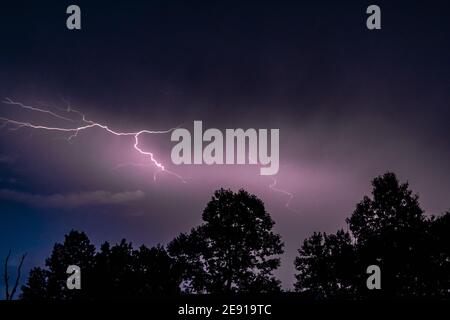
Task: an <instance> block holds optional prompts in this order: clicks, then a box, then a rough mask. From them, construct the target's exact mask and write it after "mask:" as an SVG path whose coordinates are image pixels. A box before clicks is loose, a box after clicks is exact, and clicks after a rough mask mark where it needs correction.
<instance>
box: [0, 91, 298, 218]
mask: <svg viewBox="0 0 450 320" xmlns="http://www.w3.org/2000/svg"><path fill="white" fill-rule="evenodd" d="M3 103H5V104H8V105H13V106H17V107H19V108H22V109H25V110H28V111H32V112H38V113H42V114H45V115H48V116H51V117H53V118H56V119H59V120H63V121H66V122H68V123H70V124H71V125H72V127H70V126H69V127H53V126H45V125H41V124H33V123H31V122H24V121H18V120H14V119H9V118H5V117H0V121H3V124H2V125H1V126H0V129H2V128H5V127H7V126H10V128H9V129H10V130H19V129H21V128H31V129H36V130H46V131H56V132H62V133H67V134H69V136H68V138H67V140H68V141H71V140H72V139H74V138H76V137H77V136H78V133H79V132H81V131H85V130H88V129H92V128H100V129H103V130H104V131H106V132H107V133H109V134H112V135H115V136H127V137H132V138H133V141H134V142H133V147H134V149H135V150H136V151H137V152H138V153H139V154H141V155H143V156H145V157H146V158H148V159H149V162H148V163H126V164H119V165H118V166H116V169H119V168H121V167H125V166H137V167H156V168H157V171H156V172H155V173H154V175H153V179H154V180H156V177H157V175H158V174H159V173H167V174H169V175H172V176H174V177H176V178H177V179H179V180H180V181H181V182H183V183H186V180H185V179H184V178H183V177H182V176H180V175H179V174H177V173H175V172H172V171H169V170H168V169H167V168H166V167H165V166H164V165H163V164H162V163H161V162H160V161H158V160H157V159H156V158H155V156H154V154H153V153H152V152H150V151H145V150H143V149H142V148H141V146H140V143H139V138H140V137H141V136H142V135H145V134H163V133H169V132H171V131H173V130H175V129H176V128H170V129H167V130H160V131H156V130H139V131H116V130H113V129H111V128H110V127H109V126H107V125H105V124H102V123H99V122H95V121H92V120H88V119H87V118H86V115H85V114H84V113H82V112H80V111H78V110H76V109H73V108H72V107H71V106H70V104H68V107H67V109H59V110H60V111H61V112H63V111H64V112H66V113H67V114H76V115H77V116H78V117H79V119H73V118H69V117H67V116H63V115H61V114H59V113H55V112H53V111H50V110H48V109H45V108H43V107H37V106H29V105H25V104H23V103H21V102H17V101H14V100H12V99H10V98H6V99H5V100H4V101H3ZM77 123H81V125H79V126H73V124H77ZM276 186H277V180H276V179H273V182H272V183H271V184H269V186H268V187H269V189H270V190H272V191H274V192H278V193H281V194H284V195H286V196H287V197H288V201H287V202H286V204H285V207H286V208H287V209H289V210H291V211H293V210H292V209H291V208H290V203H291V201H292V199H293V198H294V195H293V194H292V193H291V192H289V191H286V190H283V189H280V188H278V187H276Z"/></svg>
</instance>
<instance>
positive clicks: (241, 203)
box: [168, 189, 283, 293]
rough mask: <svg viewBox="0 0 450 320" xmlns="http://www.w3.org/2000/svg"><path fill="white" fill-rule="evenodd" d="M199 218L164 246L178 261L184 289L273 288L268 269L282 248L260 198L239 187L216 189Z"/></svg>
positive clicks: (274, 283)
mask: <svg viewBox="0 0 450 320" xmlns="http://www.w3.org/2000/svg"><path fill="white" fill-rule="evenodd" d="M203 221H204V223H203V224H202V225H200V226H198V227H196V228H194V229H192V231H191V232H190V233H189V234H181V235H179V236H178V237H177V238H176V239H174V240H173V241H172V242H171V243H170V244H169V246H168V248H169V252H170V254H171V255H172V256H174V257H176V259H177V261H178V262H179V263H180V264H181V265H182V266H183V269H184V274H183V280H184V283H183V285H184V287H185V288H186V290H187V291H188V292H206V293H230V292H246V293H249V292H277V291H280V281H278V280H277V279H276V278H275V277H274V276H273V275H272V271H273V270H275V269H276V268H277V267H278V266H279V265H280V259H279V258H278V257H276V256H277V255H279V254H281V253H283V243H282V242H281V239H280V236H279V235H277V234H275V233H274V232H273V231H272V228H273V226H274V222H273V220H272V218H271V217H270V215H269V214H268V213H267V212H266V210H265V208H264V204H263V203H262V201H261V200H259V199H258V198H257V197H255V196H254V195H250V194H249V193H248V192H246V191H244V190H240V191H239V192H237V193H233V192H232V191H230V190H224V189H221V190H218V191H216V192H215V193H214V197H213V198H212V200H211V201H210V202H209V203H208V205H207V206H206V208H205V210H204V211H203Z"/></svg>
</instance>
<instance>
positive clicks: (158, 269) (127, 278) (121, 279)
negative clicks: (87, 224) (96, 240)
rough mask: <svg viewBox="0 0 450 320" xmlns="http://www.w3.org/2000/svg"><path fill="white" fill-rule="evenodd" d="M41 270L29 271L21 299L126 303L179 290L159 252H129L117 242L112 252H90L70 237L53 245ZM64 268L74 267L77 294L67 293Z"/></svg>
mask: <svg viewBox="0 0 450 320" xmlns="http://www.w3.org/2000/svg"><path fill="white" fill-rule="evenodd" d="M45 265H46V267H47V268H46V269H43V268H34V269H32V270H31V272H30V276H29V278H28V282H27V284H26V285H25V286H23V287H22V298H23V299H26V300H31V299H33V300H40V299H57V300H73V299H130V298H136V297H139V298H145V297H147V296H152V295H155V294H175V293H178V292H179V290H180V283H181V272H180V270H179V269H178V267H177V266H176V265H175V261H174V259H173V258H171V257H169V255H168V254H167V252H166V250H165V249H164V248H163V247H161V246H156V247H153V248H150V249H149V248H147V247H145V246H141V247H140V248H139V250H134V249H133V247H132V244H131V243H128V242H126V241H125V240H122V241H121V242H120V243H119V244H117V245H114V246H110V244H109V243H108V242H105V243H103V244H102V245H101V248H100V251H99V252H96V250H95V246H94V245H92V244H91V242H90V241H89V239H88V237H87V236H86V234H84V233H83V232H78V231H71V232H70V233H69V234H68V235H66V236H65V239H64V243H63V244H59V243H57V244H55V246H54V247H53V252H52V254H51V255H50V257H49V258H48V259H47V260H46V263H45ZM69 265H77V266H79V267H80V269H81V286H82V290H69V289H67V285H66V281H67V277H68V274H67V273H66V270H67V267H68V266H69Z"/></svg>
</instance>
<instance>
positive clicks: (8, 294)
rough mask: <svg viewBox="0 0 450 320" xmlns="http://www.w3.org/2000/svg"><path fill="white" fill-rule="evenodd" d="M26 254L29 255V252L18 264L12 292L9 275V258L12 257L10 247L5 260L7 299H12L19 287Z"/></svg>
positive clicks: (24, 255)
mask: <svg viewBox="0 0 450 320" xmlns="http://www.w3.org/2000/svg"><path fill="white" fill-rule="evenodd" d="M26 256H27V254H26V253H25V254H23V255H22V257H21V258H20V262H19V265H18V266H17V276H16V281H15V283H14V287H13V289H12V291H11V292H10V291H9V276H8V261H9V258H10V257H11V249H9V252H8V255H7V256H6V260H5V272H4V279H5V292H6V300H12V299H13V298H14V295H15V294H16V291H17V287H18V286H19V282H20V277H21V271H22V265H23V261H24V260H25V258H26Z"/></svg>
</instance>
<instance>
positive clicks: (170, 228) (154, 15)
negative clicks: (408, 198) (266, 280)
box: [0, 1, 450, 297]
mask: <svg viewBox="0 0 450 320" xmlns="http://www.w3.org/2000/svg"><path fill="white" fill-rule="evenodd" d="M93 2H95V4H93ZM393 2H394V1H370V2H368V1H328V2H325V1H308V2H303V1H291V2H282V1H274V2H272V3H271V2H264V1H236V2H234V1H221V2H216V1H205V2H191V1H189V2H188V1H185V2H184V3H183V2H181V1H180V2H174V1H75V2H72V1H57V2H56V1H55V3H53V4H51V3H50V2H46V1H29V2H21V1H17V2H16V1H14V4H12V3H9V4H6V3H2V4H0V99H1V100H2V101H6V99H7V98H10V99H12V100H14V101H19V102H21V103H24V104H26V105H31V106H40V107H45V108H47V109H48V110H52V111H54V112H58V113H60V114H63V115H70V116H71V117H74V118H76V117H77V115H76V114H73V113H72V114H68V113H67V111H66V109H67V107H69V106H70V107H72V108H75V109H77V110H79V111H82V112H83V113H84V114H85V115H86V117H87V118H88V119H90V120H93V121H96V122H99V123H102V124H106V125H108V126H109V127H111V128H114V129H115V130H118V131H138V130H142V129H148V130H164V129H168V128H172V127H176V126H179V125H181V126H182V127H185V128H188V129H190V130H191V129H192V124H193V121H194V120H202V121H203V125H204V127H205V129H206V128H219V129H221V130H225V129H226V128H244V129H247V128H257V129H258V128H267V129H270V128H279V129H280V170H279V172H278V174H277V175H276V176H275V177H270V176H260V175H259V168H258V167H256V166H206V165H201V166H188V165H182V166H175V165H173V164H172V162H171V159H170V151H171V148H172V147H173V145H174V143H173V142H171V141H170V134H157V135H144V136H142V139H141V142H142V147H143V148H145V149H146V150H149V151H152V152H153V153H154V155H155V157H156V158H157V159H158V160H160V161H161V162H162V163H164V164H165V165H166V167H167V169H168V170H171V171H173V172H176V173H177V174H178V175H180V176H181V177H183V179H184V180H186V183H183V182H182V181H181V179H178V178H177V177H175V176H173V175H170V174H167V173H159V174H157V176H156V181H155V180H154V174H155V172H156V171H157V170H156V168H155V167H154V166H151V165H149V162H148V158H146V157H145V156H143V155H141V154H139V153H137V152H136V150H135V149H133V144H134V141H133V138H132V137H118V136H114V135H111V134H108V133H107V132H105V131H104V130H101V129H99V128H93V129H90V130H86V131H83V132H80V133H79V134H78V136H77V137H76V138H74V139H71V140H70V142H68V141H67V138H68V136H69V134H67V133H58V132H49V131H46V130H34V129H30V128H20V129H18V130H11V128H13V127H14V126H11V125H5V126H2V125H3V124H4V123H1V122H0V127H1V129H0V260H3V257H4V256H6V254H7V252H8V249H9V248H11V249H12V250H13V255H14V259H12V261H11V266H10V267H11V268H14V266H15V264H16V263H17V262H18V258H19V256H20V254H22V253H23V252H28V257H27V260H26V263H25V269H26V270H29V268H30V267H32V266H37V265H43V263H44V258H45V257H46V256H48V255H49V254H50V251H51V248H52V246H53V244H54V243H55V242H56V241H62V240H63V235H64V234H65V233H67V232H68V231H70V230H71V229H77V230H82V231H85V232H86V233H87V234H88V236H89V237H90V238H91V240H92V241H93V242H94V243H95V244H97V245H98V244H99V243H100V242H102V241H105V240H108V241H111V242H113V243H115V242H117V241H119V240H120V239H121V238H126V239H127V240H130V241H132V242H133V243H134V244H135V245H140V244H142V243H145V244H147V245H149V246H151V245H155V244H157V243H162V244H166V243H167V242H169V241H170V240H171V239H173V237H175V236H176V235H178V234H179V233H180V232H187V231H189V230H190V229H191V228H192V227H194V226H196V225H198V224H199V223H201V213H202V210H203V208H204V207H205V205H206V203H207V202H208V201H209V200H210V198H211V196H212V193H213V191H214V190H216V189H218V188H221V187H225V188H231V189H233V190H238V189H239V188H245V189H246V190H248V191H249V192H251V193H254V194H256V195H257V196H258V197H260V198H261V199H262V200H263V201H264V203H265V205H266V208H267V210H268V211H269V212H270V213H271V215H272V217H273V219H274V220H275V222H276V226H275V229H276V231H277V232H279V233H280V234H281V236H282V239H283V241H284V242H285V251H286V252H285V254H284V255H283V257H282V267H281V268H280V269H279V270H278V271H277V275H278V276H279V277H280V279H281V280H282V281H283V286H284V287H285V288H289V287H291V284H292V283H293V281H294V277H293V274H294V267H293V259H294V257H295V255H296V250H297V249H298V248H299V247H300V244H301V242H302V241H303V239H304V238H305V237H307V236H309V235H310V234H311V233H312V232H313V231H326V232H335V231H336V230H337V229H338V228H344V229H345V228H346V225H345V221H344V220H345V218H346V217H348V216H349V215H350V214H351V213H352V211H353V209H354V208H355V205H356V203H357V202H359V201H360V200H361V199H362V197H363V196H364V195H365V194H369V193H370V190H371V186H370V180H371V179H372V178H374V177H375V176H377V175H379V174H383V173H384V172H386V171H393V172H395V173H396V174H397V175H398V176H399V178H400V179H401V180H402V181H409V183H410V187H411V188H412V189H413V190H414V192H417V193H418V194H419V196H420V203H421V205H422V207H423V208H424V209H425V210H426V212H427V213H428V214H440V213H442V212H444V211H445V210H448V209H449V206H450V203H449V201H448V200H449V195H450V179H449V178H450V161H449V155H450V152H449V137H450V126H449V119H450V107H449V102H450V58H449V57H450V41H449V40H450V18H449V17H450V10H449V9H450V7H449V5H448V3H446V2H445V1H417V3H416V2H415V1H395V3H393ZM72 3H74V4H78V5H79V6H80V7H81V12H82V30H80V31H70V30H68V29H67V28H66V18H67V14H66V13H65V11H66V7H67V6H68V5H70V4H72ZM370 4H378V5H379V6H380V7H381V10H382V29H381V30H376V31H369V30H368V29H367V28H366V18H367V14H366V13H365V12H366V8H367V6H368V5H370ZM0 117H6V118H12V119H16V120H18V121H26V122H31V123H44V124H45V125H64V126H66V127H69V126H71V123H67V122H64V121H61V119H55V118H52V117H48V115H46V114H42V113H39V112H33V111H31V110H25V109H22V108H19V107H17V106H15V105H11V104H7V103H1V104H0ZM274 178H275V179H276V182H277V185H276V187H277V188H279V189H281V190H284V191H285V192H280V191H277V190H273V189H271V188H270V187H269V186H270V185H271V184H273V182H274V180H273V179H274ZM288 193H292V194H293V199H292V200H291V201H289V195H288ZM288 201H289V203H288ZM287 203H288V206H287V207H286V204H287ZM2 267H3V266H2ZM0 289H1V288H0ZM2 294H3V292H2ZM0 297H2V295H0Z"/></svg>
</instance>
